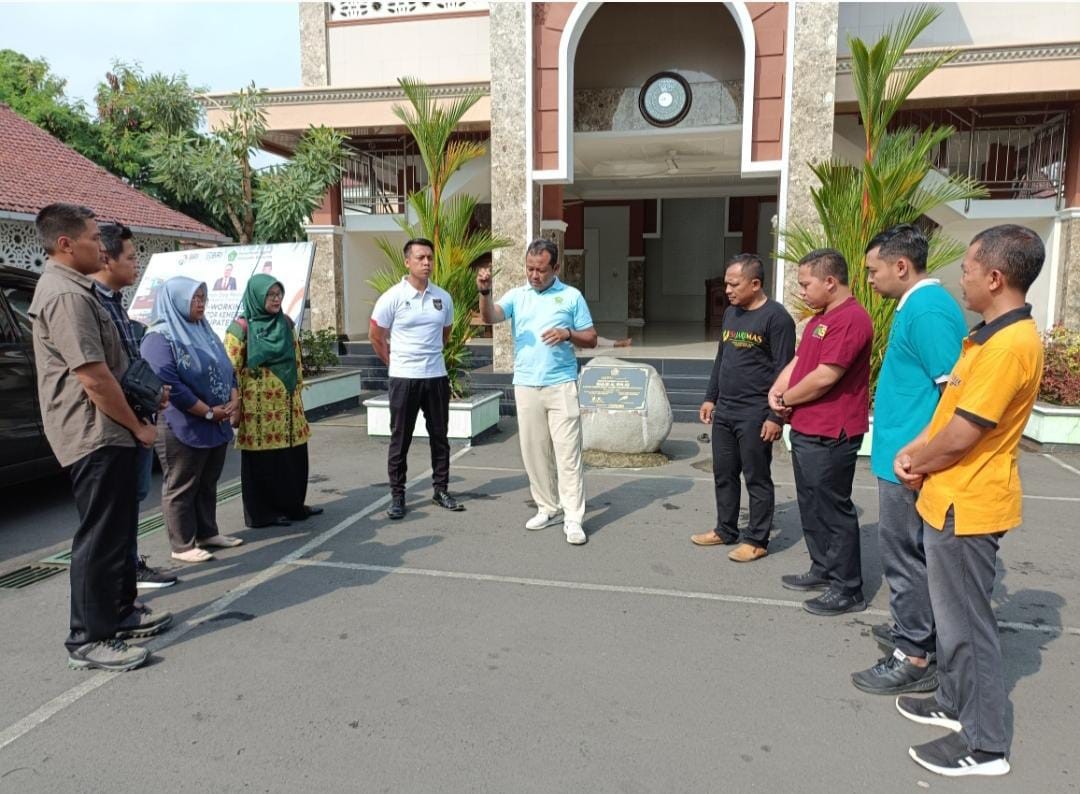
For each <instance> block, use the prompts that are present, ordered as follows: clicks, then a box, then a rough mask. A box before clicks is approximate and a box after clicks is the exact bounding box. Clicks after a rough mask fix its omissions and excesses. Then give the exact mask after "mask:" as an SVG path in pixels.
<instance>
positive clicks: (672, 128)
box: [533, 2, 787, 355]
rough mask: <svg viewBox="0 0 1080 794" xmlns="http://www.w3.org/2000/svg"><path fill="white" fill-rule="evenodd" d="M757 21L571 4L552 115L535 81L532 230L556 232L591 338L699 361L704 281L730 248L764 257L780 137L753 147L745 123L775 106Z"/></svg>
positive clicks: (703, 344) (662, 6)
mask: <svg viewBox="0 0 1080 794" xmlns="http://www.w3.org/2000/svg"><path fill="white" fill-rule="evenodd" d="M764 8H765V9H766V11H769V10H770V9H771V7H770V6H765V7H764ZM764 13H765V12H762V11H761V10H760V9H758V10H757V11H756V15H757V16H758V17H763V16H764ZM786 14H787V12H786V9H784V8H779V9H777V10H776V12H775V13H774V14H773V16H774V18H776V19H782V20H784V21H786ZM767 21H768V20H766V22H767ZM755 25H757V26H758V28H761V27H763V23H761V22H757V21H755V20H754V19H752V18H751V15H750V13H749V11H748V10H747V8H746V5H745V4H744V3H734V2H733V3H723V4H721V3H705V4H700V3H635V4H604V3H578V4H577V5H576V6H575V7H574V8H573V10H572V12H571V13H570V14H569V16H568V17H567V18H566V20H565V25H564V27H563V29H562V32H561V36H560V37H559V39H558V41H559V52H558V69H557V72H556V73H555V74H557V81H558V82H557V92H556V93H557V95H558V102H557V108H556V109H555V110H557V114H552V112H551V108H548V107H545V106H543V104H542V103H543V98H544V97H545V96H546V97H550V96H551V94H552V91H551V88H552V86H551V85H550V79H551V77H553V76H554V75H553V74H551V73H549V74H546V75H545V74H544V71H543V69H541V70H540V71H539V74H538V78H537V79H538V80H539V81H540V85H539V89H540V90H539V98H540V100H541V107H540V108H539V110H540V112H539V113H538V114H537V117H536V118H537V123H538V124H539V125H540V129H539V134H538V135H536V136H535V137H536V142H537V152H536V157H535V158H534V162H536V163H537V164H538V165H540V166H544V167H543V168H538V169H537V170H535V171H534V173H533V178H534V180H535V181H536V182H539V183H541V184H543V185H544V188H543V191H544V200H543V203H544V206H545V213H544V216H543V218H544V220H543V221H542V223H541V227H542V228H545V226H546V227H547V228H552V221H555V222H561V223H564V224H565V239H564V248H565V276H566V278H567V280H568V281H570V282H572V283H575V284H576V285H577V286H579V288H581V289H582V290H583V292H585V294H586V297H587V298H588V299H589V302H590V306H592V307H594V319H596V320H597V323H598V328H599V329H600V332H601V334H602V335H605V336H623V335H627V334H629V335H631V336H634V337H635V338H636V339H640V340H641V341H642V342H645V343H648V341H649V340H650V339H652V340H657V341H659V340H663V342H664V345H665V346H667V347H670V345H671V343H679V342H684V343H685V344H686V345H691V346H692V345H697V346H699V347H698V350H699V352H702V353H706V354H707V355H711V354H712V352H715V345H712V344H708V342H709V340H710V339H711V334H710V330H709V328H708V327H707V325H706V320H707V319H708V318H709V317H710V316H711V312H710V311H709V308H710V307H709V305H708V287H707V284H706V282H707V281H708V280H709V279H712V278H715V277H717V276H722V274H723V270H724V263H725V261H726V260H727V259H728V258H729V257H730V256H733V255H734V254H736V253H739V252H740V251H754V252H758V253H761V254H764V255H765V256H766V258H769V255H770V254H771V253H772V250H773V245H772V222H773V217H774V215H775V214H776V208H777V204H776V197H777V195H778V193H779V190H778V187H779V186H778V178H779V173H780V168H781V162H780V159H779V151H780V147H779V144H780V140H779V138H780V135H779V129H777V130H776V136H775V137H776V139H777V140H776V142H775V143H776V145H775V147H773V148H772V149H769V148H768V147H764V146H762V145H760V143H761V142H759V141H756V140H755V121H757V120H759V119H760V118H761V116H762V111H763V109H771V110H774V111H775V110H777V107H776V105H777V103H779V106H780V108H782V102H783V100H782V94H781V95H779V96H778V97H776V102H774V103H773V104H772V105H769V104H768V102H766V104H765V105H763V104H762V101H763V100H762V96H761V91H760V90H758V89H759V87H756V83H755V79H756V77H757V75H755V64H757V65H758V67H760V66H761V64H760V63H759V57H758V56H759V49H758V47H757V39H756V36H757V35H758V32H759V31H757V30H756V29H755ZM766 27H767V26H766ZM780 33H781V38H782V35H783V31H781V32H780ZM544 40H545V37H544V36H543V34H542V35H541V37H540V41H541V46H543V42H544ZM547 41H548V42H549V44H548V45H547V46H550V41H551V38H550V37H547ZM765 57H766V58H768V57H769V56H765ZM539 62H540V63H541V64H544V63H550V53H545V52H541V53H539ZM783 63H784V56H783V53H782V51H781V53H780V55H779V59H778V61H774V62H772V63H770V70H768V74H767V75H766V76H767V78H769V79H774V78H775V77H776V74H775V72H776V69H777V68H778V69H779V70H780V72H781V76H782V71H783V68H784V66H783ZM760 71H761V70H760V68H759V69H758V72H759V73H760ZM545 78H546V79H547V80H548V82H546V83H545V82H544V81H545ZM780 83H781V84H782V80H781V81H780ZM771 99H773V98H771V97H769V98H767V100H771ZM650 103H651V104H650ZM665 114H666V115H665ZM553 115H557V123H556V124H555V125H554V127H555V128H554V129H552V126H553V125H552V123H551V122H552V116H553ZM553 133H554V134H553ZM553 140H554V141H555V142H556V145H555V146H552V145H551V143H552V142H553ZM552 149H554V151H551V150H552ZM770 154H771V155H773V156H772V158H771V159H769V157H768V155H770ZM552 155H554V156H552ZM556 186H558V187H556ZM556 192H557V193H559V194H560V200H559V201H554V200H553V197H552V194H553V193H556ZM553 210H554V212H556V213H558V215H557V217H555V218H553V217H552V211H553Z"/></svg>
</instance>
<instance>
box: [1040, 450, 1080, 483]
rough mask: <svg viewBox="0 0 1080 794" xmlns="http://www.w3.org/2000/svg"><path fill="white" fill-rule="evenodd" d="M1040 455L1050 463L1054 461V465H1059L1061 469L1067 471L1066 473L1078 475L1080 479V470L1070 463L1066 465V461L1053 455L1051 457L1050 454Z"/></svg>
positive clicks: (1043, 453)
mask: <svg viewBox="0 0 1080 794" xmlns="http://www.w3.org/2000/svg"><path fill="white" fill-rule="evenodd" d="M1040 454H1041V455H1042V456H1043V457H1044V458H1046V459H1047V460H1049V461H1052V462H1053V463H1056V464H1057V465H1058V466H1060V467H1061V468H1063V469H1065V471H1071V472H1072V473H1073V474H1075V475H1076V476H1077V477H1080V469H1078V468H1076V467H1075V466H1070V465H1069V464H1068V463H1066V462H1065V461H1063V460H1060V459H1059V458H1055V457H1054V456H1053V455H1051V454H1050V453H1049V452H1042V453H1040Z"/></svg>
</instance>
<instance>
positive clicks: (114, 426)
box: [29, 204, 172, 671]
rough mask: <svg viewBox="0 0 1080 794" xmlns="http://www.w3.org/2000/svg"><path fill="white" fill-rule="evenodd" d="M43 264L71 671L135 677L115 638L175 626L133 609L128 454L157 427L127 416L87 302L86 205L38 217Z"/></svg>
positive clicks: (96, 260) (106, 342) (93, 234)
mask: <svg viewBox="0 0 1080 794" xmlns="http://www.w3.org/2000/svg"><path fill="white" fill-rule="evenodd" d="M37 229H38V234H39V235H40V236H41V241H42V244H43V245H44V247H45V251H46V252H47V253H48V254H49V259H48V261H47V262H46V264H45V271H44V273H43V274H42V276H41V279H40V280H39V281H38V286H37V289H36V290H35V291H34V299H33V301H32V302H31V304H30V311H29V315H30V317H31V319H32V321H33V334H34V356H35V364H36V367H37V381H38V399H39V401H40V403H41V418H42V423H43V425H44V428H45V436H46V438H48V440H49V445H50V446H51V447H52V450H53V453H54V454H55V455H56V458H57V460H58V461H60V465H61V466H63V467H65V469H67V471H68V474H69V476H70V477H71V485H72V492H73V493H74V496H75V504H76V507H77V508H78V511H79V527H78V529H77V530H76V532H75V537H74V539H73V541H72V546H71V573H70V579H71V631H70V633H69V634H68V639H67V642H66V643H65V644H66V645H67V649H68V664H69V665H70V666H71V667H74V668H76V669H90V668H101V669H103V670H115V671H123V670H132V669H134V668H136V667H138V666H139V665H141V664H143V663H144V662H145V661H146V660H147V658H148V657H149V656H150V653H149V651H147V650H146V649H145V648H138V647H134V646H129V645H127V644H126V643H125V642H124V640H126V639H129V638H133V637H148V636H151V635H153V634H157V633H158V632H160V631H163V630H164V629H165V628H167V627H168V625H169V624H170V623H171V622H172V615H171V614H169V613H168V612H160V613H155V612H152V611H151V610H150V609H149V608H148V607H144V606H138V607H137V606H136V604H135V560H134V559H133V557H132V555H131V549H132V548H133V547H134V545H135V533H136V528H137V525H138V505H137V503H136V501H135V447H136V444H141V445H142V446H144V447H149V446H151V445H153V443H154V438H155V436H156V435H157V430H156V428H155V427H154V426H153V425H149V424H144V423H142V422H140V421H139V420H138V418H136V416H135V413H134V412H133V411H132V410H131V407H130V406H129V405H128V403H127V399H126V398H125V397H124V392H123V390H122V389H121V387H120V380H121V379H122V378H123V375H124V372H125V371H126V369H127V367H128V363H129V362H128V357H127V354H126V353H125V352H124V349H123V344H122V342H121V340H120V336H119V334H118V333H117V331H116V326H115V325H114V324H113V322H112V320H110V319H109V315H108V313H107V312H106V311H105V309H104V308H103V307H102V305H101V303H100V302H99V301H98V299H97V297H96V296H95V294H94V286H93V285H94V282H93V280H92V279H91V278H90V275H91V274H93V273H95V272H96V271H97V270H98V269H99V268H100V267H101V265H102V256H103V251H102V248H101V234H100V232H99V231H98V226H97V222H96V221H95V220H94V213H93V212H91V211H90V210H89V209H87V208H86V207H77V206H74V205H70V204H50V205H49V206H47V207H45V208H44V209H43V210H42V211H41V212H40V213H39V214H38V216H37Z"/></svg>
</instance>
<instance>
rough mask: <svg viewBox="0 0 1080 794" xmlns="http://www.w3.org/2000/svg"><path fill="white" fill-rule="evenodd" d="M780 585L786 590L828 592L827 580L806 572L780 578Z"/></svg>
mask: <svg viewBox="0 0 1080 794" xmlns="http://www.w3.org/2000/svg"><path fill="white" fill-rule="evenodd" d="M780 584H782V585H783V586H784V587H786V588H787V589H788V590H828V589H829V580H828V579H822V578H821V577H820V576H815V575H814V574H812V573H810V572H809V571H807V572H806V573H789V574H787V575H786V576H781V577H780Z"/></svg>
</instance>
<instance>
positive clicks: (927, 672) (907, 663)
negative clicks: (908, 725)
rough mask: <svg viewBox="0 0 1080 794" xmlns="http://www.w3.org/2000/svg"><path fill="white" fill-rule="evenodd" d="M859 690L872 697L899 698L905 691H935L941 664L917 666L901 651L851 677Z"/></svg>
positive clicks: (932, 663)
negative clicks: (888, 696)
mask: <svg viewBox="0 0 1080 794" xmlns="http://www.w3.org/2000/svg"><path fill="white" fill-rule="evenodd" d="M851 683H852V684H854V685H855V688H856V689H861V690H862V691H863V692H869V693H870V694H871V695H899V694H902V693H904V692H932V691H933V690H935V689H937V685H938V679H937V663H936V662H934V661H933V660H931V661H930V663H929V664H928V665H926V667H917V666H915V665H914V664H912V663H911V660H910V659H908V657H907V656H906V655H905V654H904V652H903V651H901V650H895V651H893V652H892V654H890V655H889V656H886V657H885V658H883V659H879V660H878V663H877V664H875V665H874V666H873V667H871V668H870V669H869V670H862V671H860V672H858V673H852V674H851Z"/></svg>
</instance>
